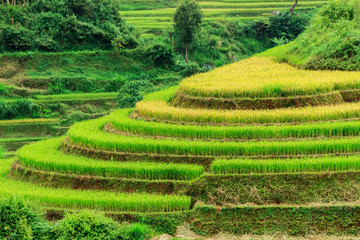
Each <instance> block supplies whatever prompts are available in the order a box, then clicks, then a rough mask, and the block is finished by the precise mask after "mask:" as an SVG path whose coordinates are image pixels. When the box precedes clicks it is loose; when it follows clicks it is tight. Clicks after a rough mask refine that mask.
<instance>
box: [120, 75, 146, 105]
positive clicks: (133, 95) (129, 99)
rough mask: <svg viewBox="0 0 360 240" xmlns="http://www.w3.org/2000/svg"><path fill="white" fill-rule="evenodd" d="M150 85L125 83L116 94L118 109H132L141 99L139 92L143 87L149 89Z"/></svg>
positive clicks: (133, 82)
mask: <svg viewBox="0 0 360 240" xmlns="http://www.w3.org/2000/svg"><path fill="white" fill-rule="evenodd" d="M149 86H150V83H149V82H147V81H130V82H127V83H125V84H124V85H123V86H122V87H121V89H120V91H119V94H118V99H117V103H118V107H120V108H132V107H135V105H136V103H137V102H139V101H141V100H142V99H143V95H142V94H141V92H140V90H141V89H142V88H144V87H149Z"/></svg>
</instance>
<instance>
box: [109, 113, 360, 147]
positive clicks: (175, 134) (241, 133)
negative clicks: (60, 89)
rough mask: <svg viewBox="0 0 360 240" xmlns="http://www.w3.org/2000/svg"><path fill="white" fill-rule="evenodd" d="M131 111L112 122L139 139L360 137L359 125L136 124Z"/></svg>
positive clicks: (136, 121)
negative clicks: (152, 137)
mask: <svg viewBox="0 0 360 240" xmlns="http://www.w3.org/2000/svg"><path fill="white" fill-rule="evenodd" d="M132 111H133V110H129V109H125V110H118V111H116V112H114V113H112V114H111V115H110V116H111V120H110V122H111V124H112V126H113V128H114V129H116V130H118V131H120V132H123V133H128V134H134V135H140V136H154V137H157V136H162V137H169V138H191V139H218V140H251V139H289V138H318V137H342V136H358V135H359V133H360V121H339V122H321V123H313V124H297V125H272V126H261V125H259V126H209V125H199V126H198V125H180V124H167V123H163V122H149V121H141V120H135V119H132V118H130V117H129V114H131V112H132Z"/></svg>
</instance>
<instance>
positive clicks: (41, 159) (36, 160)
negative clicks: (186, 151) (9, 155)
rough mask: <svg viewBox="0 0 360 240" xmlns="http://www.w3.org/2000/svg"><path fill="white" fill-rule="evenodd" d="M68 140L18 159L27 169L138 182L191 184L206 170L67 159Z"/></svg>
mask: <svg viewBox="0 0 360 240" xmlns="http://www.w3.org/2000/svg"><path fill="white" fill-rule="evenodd" d="M63 139H64V138H55V139H51V140H47V141H42V142H37V143H34V144H31V145H28V146H24V147H23V148H21V149H20V150H18V159H19V161H20V162H21V163H22V164H23V165H24V166H26V167H33V168H36V169H39V170H43V171H54V172H59V173H68V174H78V175H90V176H100V177H117V178H137V179H149V180H161V179H162V180H191V179H194V178H198V177H199V176H200V175H201V174H202V173H203V172H204V168H203V167H202V166H198V165H189V164H171V163H169V164H164V163H155V162H153V163H151V162H126V163H122V164H119V163H118V162H111V161H106V162H103V161H101V160H100V161H97V160H93V159H88V158H85V157H81V156H71V155H65V154H64V153H63V152H61V151H59V149H60V147H61V144H62V141H63Z"/></svg>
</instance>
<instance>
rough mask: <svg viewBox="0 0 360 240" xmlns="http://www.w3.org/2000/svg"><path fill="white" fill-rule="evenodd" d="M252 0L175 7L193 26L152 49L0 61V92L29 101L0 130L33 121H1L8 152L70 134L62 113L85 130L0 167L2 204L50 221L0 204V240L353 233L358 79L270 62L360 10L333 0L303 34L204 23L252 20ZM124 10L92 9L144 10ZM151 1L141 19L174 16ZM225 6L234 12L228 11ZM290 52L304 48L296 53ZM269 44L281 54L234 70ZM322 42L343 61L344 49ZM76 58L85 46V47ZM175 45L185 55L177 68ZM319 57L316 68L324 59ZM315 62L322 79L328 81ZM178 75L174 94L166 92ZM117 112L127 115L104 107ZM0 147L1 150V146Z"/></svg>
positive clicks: (256, 8)
mask: <svg viewBox="0 0 360 240" xmlns="http://www.w3.org/2000/svg"><path fill="white" fill-rule="evenodd" d="M66 1H68V0H66ZM66 1H62V3H64V2H66ZM264 1H267V2H266V3H265V2H261V3H258V2H257V3H252V4H253V7H252V8H250V7H251V6H252V5H251V4H250V3H246V2H244V1H243V0H240V2H232V3H229V2H219V3H216V4H214V3H213V2H200V3H201V4H199V5H197V4H196V3H195V2H192V1H187V0H186V1H185V2H184V3H183V4H181V5H180V7H179V11H177V14H176V16H177V17H175V22H176V23H177V24H180V25H181V24H182V23H184V22H182V21H181V20H184V19H181V18H184V16H187V14H189V12H188V11H189V9H187V7H186V6H187V5H192V4H195V5H196V8H194V9H191V10H196V11H195V13H194V14H192V15H193V16H195V18H196V19H195V20H196V21H195V23H194V25H191V24H190V25H191V26H192V27H193V28H191V29H187V27H189V26H185V25H189V24H188V23H189V22H187V21H185V25H183V26H182V27H183V29H182V30H181V31H180V29H181V27H180V25H178V26H177V27H176V28H175V30H176V31H175V32H172V29H169V31H165V32H163V33H158V34H159V35H158V36H157V37H156V38H150V39H143V38H141V37H140V38H139V34H138V35H137V36H136V38H134V39H136V43H137V46H136V48H134V49H127V47H126V46H125V45H126V44H125V43H126V40H125V35H117V36H116V38H115V37H114V38H113V39H112V40H111V42H112V47H111V48H113V49H111V48H101V49H102V50H101V51H79V50H82V48H81V47H79V48H77V47H76V44H74V49H72V50H74V51H73V52H67V53H63V52H60V53H40V52H39V51H40V49H34V50H36V51H37V52H28V53H23V52H14V53H4V54H3V55H1V57H2V59H4V61H3V62H1V64H0V70H1V71H0V74H2V75H1V76H0V77H1V78H2V79H4V81H2V82H4V87H1V88H0V89H1V93H2V96H4V97H6V98H11V97H14V96H15V95H16V96H28V97H29V98H33V100H24V101H25V103H22V102H21V101H18V100H14V99H15V98H14V99H11V100H8V99H7V100H4V103H2V105H3V106H5V107H4V108H6V109H7V110H6V111H7V112H5V111H3V114H2V118H16V117H18V118H23V117H31V115H32V117H41V118H42V119H39V120H36V121H34V120H31V119H28V120H24V119H16V120H7V121H3V122H0V132H1V134H2V135H1V136H8V137H11V135H9V131H10V132H11V131H14V134H15V133H16V136H22V137H20V139H22V140H24V138H26V139H27V140H29V141H30V140H31V141H34V140H39V139H40V138H38V139H33V138H31V135H30V134H29V132H28V131H31V130H28V129H30V128H32V129H35V130H33V131H38V132H39V136H47V135H48V136H49V135H52V136H53V134H52V131H53V129H52V128H58V129H62V128H64V127H61V126H64V125H65V124H64V122H66V123H67V124H70V122H71V121H70V120H69V119H64V118H62V115H66V114H69V112H70V114H73V115H74V116H73V119H76V121H78V120H81V119H82V116H81V114H79V112H80V111H86V112H87V114H88V116H89V118H94V119H92V120H87V121H81V122H78V123H75V124H74V125H72V126H71V127H70V128H69V129H65V130H63V132H67V134H66V136H62V137H57V138H53V139H50V140H49V139H48V140H46V141H40V142H36V143H32V144H30V145H27V146H24V147H22V148H20V149H19V150H17V153H16V154H15V153H13V155H14V157H13V158H9V159H7V160H1V161H0V199H3V198H5V197H7V196H12V195H16V196H18V197H21V198H25V199H27V201H28V202H29V203H31V204H34V205H37V206H40V208H41V209H40V210H41V211H43V213H45V211H46V213H45V215H46V216H47V217H48V218H49V219H52V220H58V218H63V219H62V220H60V221H58V222H56V223H55V224H49V223H48V222H47V221H45V220H43V219H42V218H41V217H39V215H38V214H35V213H33V212H32V209H31V208H29V207H27V206H26V205H25V204H24V203H22V202H19V201H17V200H14V199H11V200H10V201H7V202H4V204H3V205H0V218H1V219H0V220H2V222H0V238H7V237H8V236H7V235H5V234H6V230H7V229H10V228H11V229H12V230H13V231H8V233H7V234H10V235H11V237H13V236H12V235H16V234H17V236H20V237H22V238H24V239H26V238H28V239H46V238H49V239H68V238H75V239H76V238H78V239H84V238H85V239H97V238H99V239H148V238H149V237H150V235H151V233H155V234H161V233H169V234H172V235H173V234H174V233H175V231H176V229H177V227H178V226H180V225H183V224H184V222H185V224H186V225H188V226H190V228H191V230H194V231H195V232H196V233H198V234H200V235H204V236H205V235H213V234H216V233H218V232H220V231H223V232H227V233H233V234H239V235H242V234H259V235H262V234H270V235H276V236H279V235H281V234H284V235H286V236H290V235H296V236H307V235H325V236H326V237H327V236H328V235H335V236H345V235H349V236H350V237H349V238H351V236H358V235H359V234H360V229H359V221H358V219H359V218H358V216H359V214H360V207H359V198H360V191H359V189H360V175H359V171H360V161H359V159H360V157H359V156H360V155H359V153H360V138H359V134H360V130H359V125H360V121H359V119H360V105H359V103H358V101H359V99H360V91H359V90H358V88H359V79H358V76H359V74H358V73H357V72H340V71H318V70H317V68H315V70H312V71H310V70H305V69H296V68H295V67H294V66H290V65H288V63H279V62H277V61H279V60H282V61H286V60H288V61H290V60H299V59H302V57H301V54H308V52H306V51H307V50H306V48H307V47H309V48H313V49H312V50H311V52H312V53H320V52H321V51H325V50H324V49H323V48H322V46H323V44H320V45H316V44H315V45H312V44H311V43H306V41H305V40H304V39H308V40H309V41H310V40H311V41H313V40H314V41H315V38H316V39H318V40H319V41H323V40H324V39H322V37H323V36H327V34H330V33H331V34H335V32H336V31H337V26H338V25H337V23H336V24H335V25H332V24H333V23H334V22H338V23H343V22H347V23H350V22H351V21H352V20H353V19H357V15H356V10H357V7H358V4H357V3H356V2H353V1H348V2H345V1H343V0H333V1H331V3H330V4H329V5H327V6H324V7H323V8H322V9H321V10H320V11H319V13H318V14H317V15H316V16H315V18H314V19H313V20H312V25H311V26H310V27H309V28H308V29H307V30H306V32H305V33H301V32H302V31H303V30H304V28H305V26H306V23H307V22H308V21H309V18H310V16H311V13H310V14H307V13H302V14H298V13H300V12H295V14H293V15H292V14H291V11H290V13H288V12H284V13H282V12H274V13H273V14H272V16H269V17H264V18H261V19H260V18H259V19H257V20H255V21H253V22H248V23H244V22H240V21H238V20H234V19H233V20H234V21H225V22H220V21H218V20H215V21H209V19H208V18H209V16H215V15H217V14H219V13H221V12H226V13H227V14H236V13H238V11H241V12H243V13H247V14H254V13H262V12H263V11H264V9H263V7H264V6H266V9H268V7H269V6H270V2H269V1H270V0H264ZM39 2H40V1H39ZM39 2H38V1H30V2H29V5H27V4H25V5H24V6H23V7H22V8H18V10H19V11H22V10H25V9H32V8H31V7H34V6H35V5H33V4H34V3H37V4H38V3H39ZM138 2H141V1H137V3H136V4H135V3H134V5H133V6H129V5H127V4H125V3H124V4H120V5H118V2H117V1H113V2H111V3H110V2H106V3H104V4H114V6H115V7H114V9H116V10H119V6H121V7H122V9H121V10H124V11H120V14H124V12H126V11H127V12H128V13H131V12H132V13H131V14H135V15H136V14H144V12H140V11H143V10H141V6H140V7H139V4H140V5H141V4H145V2H143V3H138ZM15 3H16V4H15ZM41 3H47V4H50V2H46V1H41ZM80 3H83V4H84V3H86V4H89V8H86V9H90V10H91V9H93V8H92V6H98V5H97V4H99V5H100V6H103V5H102V4H103V3H100V2H95V1H94V2H93V1H90V0H89V1H85V2H79V3H71V4H69V6H77V4H80ZM91 3H94V4H95V3H96V4H95V5H91ZM122 3H123V2H122ZM146 3H147V2H146ZM152 3H153V4H154V5H153V6H152V7H153V8H154V9H148V6H145V7H144V11H147V13H149V14H150V15H151V14H156V13H155V12H159V10H158V9H156V8H158V7H161V8H164V7H166V6H168V7H170V9H165V10H163V14H165V15H169V16H170V15H172V13H171V11H172V9H171V6H172V4H173V2H171V1H170V2H168V3H164V2H162V1H155V2H152ZM288 3H289V2H288V1H287V0H284V1H282V2H277V3H276V4H275V5H274V6H277V7H280V6H287V5H286V4H288ZM51 4H55V5H56V4H59V2H58V1H53V2H51ZM72 4H74V5H72ZM316 4H318V2H317V1H313V2H309V1H306V4H305V5H309V6H310V5H311V6H313V5H316ZM45 5H46V4H45ZM195 5H193V6H195ZM17 6H19V5H18V1H15V2H12V3H8V2H5V1H2V6H1V7H3V8H6V7H8V8H9V7H14V9H16V7H17ZM82 6H84V5H82ZM104 6H105V5H104ZM106 6H107V5H106ZM197 6H208V7H209V6H210V7H215V8H221V9H222V11H218V12H217V11H213V10H209V9H210V8H205V11H204V16H205V18H204V19H205V21H204V22H203V23H202V24H200V22H201V21H200V18H201V17H202V16H201V15H202V14H201V11H200V9H199V8H197ZM235 6H237V7H236V9H234V11H233V10H230V9H227V7H229V8H230V7H235ZM295 6H296V4H295V5H294V7H295ZM242 7H243V8H244V9H242V10H239V9H241V8H242ZM304 7H305V6H304ZM131 8H133V9H131ZM9 9H10V8H9ZM96 9H97V8H96ZM302 9H303V8H302ZM355 9H356V10H355ZM72 10H74V8H72ZM83 10H84V9H83ZM298 10H300V9H298ZM29 11H30V10H29ZM69 11H70V10H69ZM99 11H100V10H99ZM100 12H102V10H101V11H100ZM190 12H191V11H190ZM30 13H31V14H34V12H33V10H32V12H29V14H30ZM73 13H74V14H75V15H76V16H83V15H82V13H81V14H77V12H73ZM97 13H98V12H97ZM352 13H353V14H352ZM52 14H53V13H52ZM62 16H66V15H62ZM120 16H121V15H120ZM179 16H180V17H179ZM181 16H182V17H181ZM110 17H111V16H110ZM90 18H91V16H90ZM338 18H339V19H338ZM79 19H80V18H79ZM99 19H100V18H99ZM325 19H327V20H325ZM334 19H337V20H334ZM85 20H86V18H85ZM85 20H84V21H85ZM113 20H114V19H112V20H111V19H110V21H113ZM185 20H186V19H185ZM121 21H123V20H121ZM349 21H350V22H349ZM181 22H182V23H181ZM325 22H326V23H327V25H326V24H325ZM90 23H91V24H93V25H94V26H100V25H101V23H99V22H95V23H94V22H89V24H90ZM99 24H100V25H99ZM324 24H325V25H324ZM5 25H6V24H5ZM8 25H9V24H8ZM10 25H11V24H10ZM60 25H61V24H60ZM164 25H165V24H164ZM323 25H324V26H326V27H329V26H330V27H332V28H330V29H329V28H328V32H327V33H326V34H322V35H321V36H317V37H315V38H314V36H316V34H317V33H318V32H317V31H319V32H323V31H325V30H324V29H322V26H323ZM28 26H29V27H30V26H32V25H31V24H30V25H28ZM315 26H317V27H318V29H314V27H315ZM339 26H341V24H340V25H339ZM19 27H22V26H19ZM353 27H354V29H355V30H356V29H357V28H356V26H353ZM29 29H30V28H29ZM348 30H349V29H348ZM129 31H130V32H129V33H131V28H129ZM349 32H351V31H349ZM355 32H356V31H355ZM340 33H341V31H340ZM131 34H132V33H131ZM131 34H130V35H131ZM299 34H300V35H299ZM331 34H330V35H331ZM298 35H299V36H300V37H298V38H297V39H295V40H294V41H292V42H291V43H290V44H286V43H287V42H288V41H291V40H293V39H294V38H296V36H298ZM330 35H329V36H330ZM131 36H133V35H131ZM184 37H185V38H184ZM354 38H355V39H356V36H355V37H354ZM331 39H333V38H331ZM334 39H335V38H334ZM337 40H339V39H337ZM311 41H310V42H311ZM316 41H317V40H316ZM329 42H331V41H329ZM345 42H346V41H345ZM105 43H108V42H106V41H105ZM190 43H191V44H190ZM300 43H301V44H304V47H303V48H302V49H301V47H299V46H300V45H297V46H298V48H296V44H300ZM59 44H60V45H61V42H59ZM99 44H102V40H101V41H100V42H99ZM331 44H335V43H332V42H331ZM105 45H106V44H105ZM274 45H283V46H280V47H277V48H273V49H271V50H269V51H267V52H265V53H263V54H260V55H258V56H254V57H251V58H248V59H245V60H241V58H243V57H246V56H249V55H251V54H253V53H256V52H258V51H260V50H262V49H265V48H268V47H271V46H274ZM335 45H336V47H339V49H341V51H343V50H344V49H343V48H342V47H343V46H342V42H340V43H337V44H335ZM354 45H355V43H354ZM83 47H85V48H84V49H88V48H87V47H89V49H91V44H89V45H86V44H85V45H84V46H83ZM128 47H129V48H130V47H132V46H128ZM184 48H189V49H187V50H188V53H189V56H188V57H189V58H188V59H186V58H187V57H186V56H185V57H184V56H183V55H184V52H185V51H184V50H185V49H184ZM104 49H105V51H104ZM308 50H309V49H308ZM14 51H16V50H14ZM289 51H298V52H296V53H295V54H288V53H289ZM339 51H340V50H339ZM345 52H346V51H345ZM290 53H291V52H290ZM292 53H294V52H292ZM328 53H329V57H326V56H322V57H321V61H318V63H321V64H322V63H327V64H328V63H331V62H332V60H333V58H332V57H331V56H332V54H331V52H330V51H329V52H328ZM307 56H309V55H307ZM312 59H313V60H314V58H312ZM348 60H350V61H348ZM234 61H236V62H237V63H233V64H230V65H228V66H225V67H220V66H222V65H224V64H226V63H231V62H234ZM336 61H339V62H340V64H339V66H345V65H346V66H347V65H349V64H350V65H353V62H351V61H353V59H352V58H351V57H350V58H344V57H342V58H337V59H336ZM354 61H355V60H354ZM295 62H296V61H295ZM296 63H299V61H298V62H296ZM310 63H311V64H312V63H314V62H308V63H306V65H303V66H306V67H309V68H310ZM302 64H304V62H302ZM321 64H320V65H318V66H321V67H320V69H322V70H325V69H332V68H329V67H327V66H325V65H321ZM350 65H349V66H350ZM214 67H219V68H217V69H215V70H213V68H214ZM349 69H351V68H349ZM209 70H212V71H210V72H207V71H209ZM205 72H207V73H205ZM182 78H185V79H184V80H182V82H181V83H180V84H179V85H180V86H173V87H171V88H168V87H169V86H172V85H176V83H177V82H178V81H180V80H181V79H182ZM29 86H31V87H34V86H36V87H35V88H30V89H28V87H29ZM25 89H26V90H25ZM35 89H36V90H35ZM159 89H162V90H161V91H156V92H155V90H159ZM153 91H154V92H153ZM150 92H153V93H150ZM147 93H150V94H147ZM145 94H147V95H145ZM111 102H112V103H111ZM115 102H116V103H115ZM12 104H13V105H12ZM31 104H33V105H31ZM115 104H117V107H121V108H127V107H129V108H127V109H120V110H114V111H113V108H115ZM94 108H99V109H102V110H103V112H102V114H103V115H105V114H106V113H108V112H109V111H113V112H112V113H111V114H110V115H107V116H101V115H98V112H97V111H96V110H94ZM74 109H75V111H74ZM11 114H12V115H11ZM55 117H58V118H57V119H53V120H52V121H49V119H46V118H55ZM74 121H75V120H74ZM8 129H11V130H8ZM3 133H4V134H3ZM16 141H19V139H18V140H16ZM2 142H6V138H0V143H2ZM0 154H1V153H0ZM239 205H240V206H239ZM14 209H15V210H14ZM83 209H86V210H95V211H99V212H105V213H106V216H110V217H111V218H112V220H111V219H108V218H106V217H104V215H102V214H100V215H94V214H93V213H89V212H83V211H80V212H79V211H78V210H83ZM68 210H69V211H71V213H70V214H69V213H67V211H68ZM1 211H3V212H4V213H5V214H2V213H1ZM2 215H6V216H2ZM114 220H118V221H119V222H122V224H120V225H119V224H118V223H116V222H115V221H114ZM124 222H131V223H133V222H140V223H142V224H146V225H142V224H136V225H129V224H127V223H126V224H125V223H124ZM4 223H5V227H4ZM1 224H2V225H1ZM150 229H152V231H151V230H150ZM1 234H2V235H1ZM13 238H14V237H13Z"/></svg>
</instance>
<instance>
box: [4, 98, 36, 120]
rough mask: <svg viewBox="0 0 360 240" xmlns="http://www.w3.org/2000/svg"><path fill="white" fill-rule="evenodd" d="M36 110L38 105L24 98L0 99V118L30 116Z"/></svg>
mask: <svg viewBox="0 0 360 240" xmlns="http://www.w3.org/2000/svg"><path fill="white" fill-rule="evenodd" d="M37 112H38V107H37V106H36V105H35V104H34V103H33V102H32V101H31V100H29V99H26V98H25V99H18V100H15V101H5V100H0V120H4V119H12V118H15V117H26V116H32V115H34V114H36V113H37Z"/></svg>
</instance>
